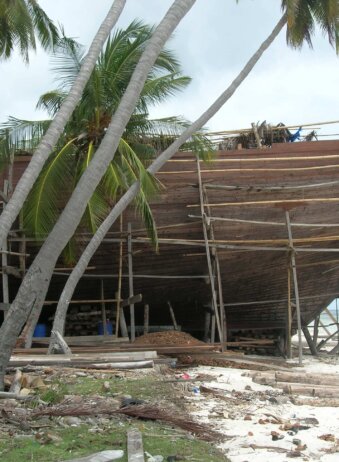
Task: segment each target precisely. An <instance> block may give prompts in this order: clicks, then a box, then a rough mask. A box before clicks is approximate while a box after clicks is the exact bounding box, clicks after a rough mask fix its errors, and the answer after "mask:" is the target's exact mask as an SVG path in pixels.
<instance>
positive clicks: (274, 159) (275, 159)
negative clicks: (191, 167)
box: [168, 150, 339, 172]
mask: <svg viewBox="0 0 339 462" xmlns="http://www.w3.org/2000/svg"><path fill="white" fill-rule="evenodd" d="M246 151H248V150H246ZM239 156H240V155H239ZM323 159H339V154H328V155H325V156H295V157H291V156H290V157H244V156H243V154H242V157H227V158H220V157H218V158H217V159H216V162H218V163H219V162H241V163H247V162H249V163H250V162H280V161H288V162H291V161H300V160H301V161H304V160H323ZM168 162H174V163H192V162H195V161H194V159H193V158H192V159H170V160H169V161H168ZM199 162H200V163H202V164H204V163H206V162H205V161H204V160H203V159H200V160H199ZM202 171H203V172H204V171H205V170H202Z"/></svg>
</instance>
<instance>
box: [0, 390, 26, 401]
mask: <svg viewBox="0 0 339 462" xmlns="http://www.w3.org/2000/svg"><path fill="white" fill-rule="evenodd" d="M32 398H34V396H22V395H18V394H17V393H9V392H7V391H0V399H17V400H21V401H25V400H29V399H32Z"/></svg>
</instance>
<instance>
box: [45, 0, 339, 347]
mask: <svg viewBox="0 0 339 462" xmlns="http://www.w3.org/2000/svg"><path fill="white" fill-rule="evenodd" d="M320 3H321V5H319V4H320ZM282 9H283V11H284V13H283V16H282V18H281V19H280V21H279V22H278V24H277V25H276V27H275V28H274V29H273V31H272V33H271V34H270V35H269V37H268V38H267V39H266V40H265V41H264V42H263V43H262V45H261V46H260V47H259V49H258V50H257V52H256V53H255V54H254V55H253V56H252V57H251V59H250V60H249V61H248V63H247V64H246V66H245V67H244V68H243V70H242V71H241V72H240V74H239V75H238V76H237V78H236V79H235V80H234V81H233V82H232V84H231V85H230V86H229V87H228V88H227V89H226V90H225V91H224V92H223V93H222V94H221V95H220V96H219V98H218V99H217V100H216V101H215V102H214V103H213V104H212V105H211V106H210V107H209V108H208V109H207V111H206V112H205V113H203V114H202V115H201V116H200V117H199V118H198V119H197V120H196V121H195V122H194V123H193V124H192V125H191V126H190V127H188V128H187V129H186V130H185V131H184V132H183V133H182V134H181V136H180V137H179V138H178V139H176V140H175V141H174V142H173V143H172V145H170V146H169V147H168V148H167V149H166V150H165V151H164V152H163V153H162V154H161V155H160V156H159V157H158V158H157V159H156V160H155V161H154V162H153V163H152V164H151V166H150V167H149V169H148V170H149V172H150V173H152V174H154V173H156V172H157V171H159V170H160V169H161V168H162V166H163V165H164V164H165V163H166V162H167V160H169V159H170V158H171V157H172V156H173V155H174V154H175V153H176V152H177V151H178V149H180V146H181V145H182V144H183V143H184V142H185V141H186V140H187V139H188V138H189V137H190V136H192V134H193V133H194V132H196V131H197V130H199V129H200V128H201V127H202V126H203V125H205V124H206V123H207V122H208V120H209V119H210V118H211V117H212V116H213V115H214V114H215V113H216V112H217V111H218V110H219V109H220V108H221V107H222V106H223V105H224V104H225V103H226V102H227V101H228V99H229V98H230V97H231V96H232V95H233V93H234V92H235V90H236V89H237V88H238V87H239V85H240V84H241V83H242V82H243V81H244V79H245V78H246V77H247V75H248V74H249V73H250V71H251V70H252V69H253V67H254V66H255V64H256V63H257V61H258V60H259V59H260V57H261V56H262V54H263V53H264V51H265V50H266V49H267V48H268V47H269V46H270V45H271V43H273V41H274V39H275V38H276V37H277V35H278V34H279V32H280V31H281V30H282V29H283V27H284V26H285V25H286V22H287V24H288V27H287V35H286V36H287V43H288V44H290V45H291V46H292V47H294V48H300V47H301V46H302V45H303V43H304V41H306V42H307V43H308V44H309V45H310V46H311V45H312V32H313V30H314V27H315V24H318V25H320V27H321V28H322V29H323V30H324V31H326V32H327V34H328V38H329V42H330V44H331V45H332V46H334V47H335V49H336V51H337V52H338V43H339V42H338V17H339V14H338V13H339V2H338V1H337V0H323V1H320V2H317V1H316V0H314V1H312V0H305V1H302V0H291V1H288V0H283V1H282ZM311 19H312V21H311ZM301 30H303V31H304V35H301V33H300V31H301ZM139 188H140V184H139V183H138V182H136V183H135V184H134V185H133V186H132V187H131V188H130V189H129V190H128V191H127V192H126V193H125V194H124V195H123V196H122V197H121V198H120V200H119V201H118V203H117V204H116V205H115V207H114V208H113V209H112V211H111V212H110V214H109V215H108V216H107V218H106V219H105V220H104V222H103V223H102V224H101V226H100V227H99V228H98V231H97V232H96V233H95V235H94V236H93V238H92V239H91V241H90V242H89V243H88V245H87V247H86V249H85V250H84V251H83V253H82V255H81V257H80V260H79V261H78V263H77V265H76V266H75V268H74V269H73V271H72V273H71V274H70V276H69V278H68V280H67V282H66V284H65V287H64V289H63V291H62V294H61V297H60V300H59V303H58V307H57V313H59V312H60V313H62V312H64V311H65V310H67V306H68V304H69V301H70V300H71V299H72V296H73V293H74V290H75V288H76V286H77V284H78V282H79V280H80V279H81V277H82V275H83V274H84V272H85V270H86V268H87V266H88V263H89V261H90V260H91V258H92V256H93V255H94V253H95V252H96V250H97V249H98V247H99V245H100V244H101V242H102V240H103V238H104V237H105V235H106V234H107V232H108V231H109V230H110V229H111V227H112V226H113V224H114V222H115V221H116V219H117V218H118V217H119V216H120V215H121V213H123V211H124V210H125V209H126V208H127V207H128V205H129V204H130V203H131V201H132V200H133V198H134V197H135V196H136V194H137V193H138V190H139ZM62 327H63V325H62V323H61V322H60V320H59V319H58V316H57V317H56V319H55V322H54V326H53V328H54V330H59V331H60V332H61V333H62ZM52 350H53V345H52V344H51V345H50V351H52Z"/></svg>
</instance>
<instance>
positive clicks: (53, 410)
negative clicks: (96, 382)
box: [32, 397, 221, 441]
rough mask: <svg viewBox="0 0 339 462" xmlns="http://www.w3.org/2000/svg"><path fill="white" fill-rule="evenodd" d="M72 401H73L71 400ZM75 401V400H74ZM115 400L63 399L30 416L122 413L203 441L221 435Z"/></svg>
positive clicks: (149, 408) (147, 407)
mask: <svg viewBox="0 0 339 462" xmlns="http://www.w3.org/2000/svg"><path fill="white" fill-rule="evenodd" d="M72 401H73V402H72ZM74 401H75V402H74ZM116 404H117V401H116V400H113V399H112V400H111V402H110V400H108V399H107V398H106V397H105V398H103V399H99V397H96V399H93V397H92V398H87V399H86V400H81V401H79V402H77V401H76V399H75V400H74V399H73V398H72V400H65V401H63V402H62V403H60V404H58V405H55V406H48V407H44V408H40V409H37V410H35V411H34V412H33V413H32V417H40V416H43V415H49V416H85V415H99V414H105V415H114V414H123V415H125V416H128V417H135V418H137V419H146V420H160V421H162V422H166V423H169V424H172V425H176V426H177V427H180V428H182V429H183V430H186V431H188V432H190V433H193V434H194V435H196V436H197V437H199V438H201V439H202V440H204V441H216V440H218V439H220V437H221V435H220V434H219V433H217V432H215V431H214V430H211V429H210V428H209V427H208V426H207V425H204V424H199V423H197V422H194V421H192V420H190V419H188V418H186V417H181V416H179V415H176V414H174V412H173V411H167V410H165V409H161V408H158V407H156V406H152V405H140V406H126V407H122V408H120V409H117V407H116Z"/></svg>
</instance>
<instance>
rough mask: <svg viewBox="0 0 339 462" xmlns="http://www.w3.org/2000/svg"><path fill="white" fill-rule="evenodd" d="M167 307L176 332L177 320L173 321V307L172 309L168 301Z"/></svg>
mask: <svg viewBox="0 0 339 462" xmlns="http://www.w3.org/2000/svg"><path fill="white" fill-rule="evenodd" d="M167 305H168V308H169V312H170V315H171V319H172V323H173V327H174V330H178V324H177V320H176V319H175V314H174V310H173V307H172V305H171V302H170V301H169V300H168V301H167Z"/></svg>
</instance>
